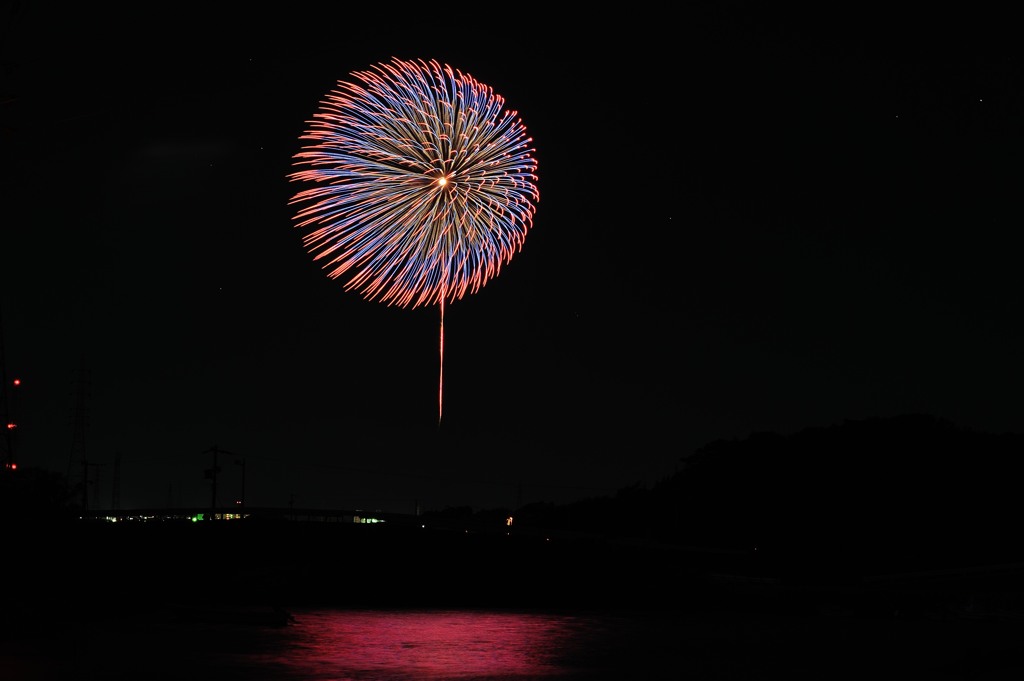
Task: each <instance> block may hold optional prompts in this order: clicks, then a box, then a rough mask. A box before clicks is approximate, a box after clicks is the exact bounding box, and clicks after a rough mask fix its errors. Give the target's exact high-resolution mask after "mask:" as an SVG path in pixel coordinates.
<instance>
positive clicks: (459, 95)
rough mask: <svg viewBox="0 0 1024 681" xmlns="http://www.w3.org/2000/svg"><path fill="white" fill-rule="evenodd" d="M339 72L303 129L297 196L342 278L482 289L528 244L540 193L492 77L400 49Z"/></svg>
mask: <svg viewBox="0 0 1024 681" xmlns="http://www.w3.org/2000/svg"><path fill="white" fill-rule="evenodd" d="M351 75H352V78H353V80H352V81H351V82H344V81H339V82H338V84H337V87H336V88H335V89H334V90H332V91H331V92H329V93H328V94H327V96H326V97H325V99H324V100H323V101H322V102H321V107H320V109H319V110H318V112H317V113H316V114H315V115H314V119H313V120H312V121H310V122H309V126H310V127H309V128H308V130H307V131H306V132H305V133H304V134H303V135H302V137H301V138H300V139H302V140H304V145H303V147H302V150H301V151H300V152H299V153H298V154H296V155H295V157H294V165H295V166H298V167H303V168H304V169H301V170H297V171H295V172H293V173H291V174H290V175H289V179H291V180H292V181H300V182H313V183H316V184H315V186H312V187H310V188H307V189H304V190H302V191H299V192H298V193H297V194H295V195H294V196H293V197H292V199H291V201H290V204H293V205H296V206H298V207H299V208H298V210H297V212H296V215H295V221H296V226H298V227H300V228H304V229H307V230H308V231H307V232H306V233H305V234H304V235H303V243H304V245H305V247H306V249H307V250H308V251H309V252H310V253H312V254H313V255H314V259H315V260H317V261H323V268H324V269H325V270H326V271H327V273H328V275H329V276H330V277H332V278H341V277H345V290H347V291H348V290H355V291H358V292H360V293H362V295H363V296H364V297H365V298H368V299H370V300H378V301H381V302H384V303H387V304H389V305H392V304H395V305H399V306H402V307H407V306H412V307H417V306H419V305H433V304H443V302H444V301H446V300H447V301H454V300H456V299H458V298H461V297H463V296H464V295H465V294H466V293H475V292H476V291H478V290H479V289H480V288H481V287H483V286H484V285H485V284H486V283H487V281H488V280H490V279H491V278H493V277H495V276H497V275H498V273H499V272H500V270H501V266H502V265H503V264H506V263H508V262H509V261H510V260H511V259H512V257H513V255H515V254H516V253H517V252H519V251H520V250H521V249H522V245H523V240H524V239H525V238H526V235H527V233H528V231H529V230H530V228H531V227H532V224H533V215H534V212H535V210H536V203H537V201H539V198H540V196H539V193H538V191H537V187H536V181H537V176H536V170H537V163H536V161H535V159H534V158H533V156H532V154H533V152H534V150H533V149H532V148H531V147H530V145H531V144H532V141H533V140H532V138H529V137H527V136H526V128H525V127H524V126H523V124H522V122H521V121H520V119H519V118H518V114H517V112H515V111H511V110H509V109H507V108H506V107H505V101H504V99H503V98H502V97H501V96H500V95H497V94H495V93H494V91H493V90H492V89H491V88H490V87H489V86H487V85H484V84H482V83H480V82H479V81H477V80H475V79H474V78H473V77H472V76H470V75H468V74H464V73H462V72H460V71H457V70H455V69H453V68H452V67H450V66H447V65H442V64H439V63H438V62H436V61H429V62H428V61H423V60H416V61H403V60H400V59H397V58H396V59H393V60H392V61H391V62H390V63H387V64H377V65H374V66H373V67H371V69H370V70H368V71H359V72H354V73H352V74H351Z"/></svg>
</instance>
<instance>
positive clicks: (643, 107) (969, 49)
mask: <svg viewBox="0 0 1024 681" xmlns="http://www.w3.org/2000/svg"><path fill="white" fill-rule="evenodd" d="M347 4H348V3H324V4H323V5H319V4H310V3H303V2H296V3H289V4H288V5H287V7H286V8H282V9H275V8H273V7H271V8H263V9H256V7H257V6H256V5H242V6H239V7H238V8H235V9H234V10H230V11H229V10H227V9H220V10H210V9H209V8H208V7H206V6H203V5H196V6H195V7H192V8H190V7H189V6H188V5H183V4H174V5H166V8H165V9H163V10H154V9H151V8H148V7H147V8H145V9H139V10H134V9H132V8H130V7H128V8H119V9H118V10H117V13H116V14H114V13H113V11H110V12H107V11H106V10H103V9H98V8H97V6H95V5H89V6H85V7H76V8H74V9H72V10H68V9H67V8H63V7H61V8H60V9H58V8H57V7H56V6H55V5H52V4H50V3H36V2H14V3H11V2H5V3H3V4H2V9H0V168H2V173H3V174H2V178H0V179H2V183H0V210H2V213H0V224H2V240H0V306H2V307H0V314H2V320H0V321H2V339H3V349H4V357H3V359H4V363H5V373H6V378H7V380H8V381H10V380H11V379H13V378H14V377H18V378H20V379H21V381H22V385H21V386H20V387H19V388H18V390H17V393H16V394H13V395H11V394H9V395H8V400H7V403H8V406H9V408H10V409H11V411H13V412H14V417H15V418H16V420H17V422H18V426H19V427H18V428H17V429H16V431H15V433H14V436H13V438H12V449H13V454H14V458H15V460H16V461H17V462H18V464H19V465H20V466H37V467H42V468H47V469H50V470H54V471H59V472H61V473H65V472H68V473H70V475H71V477H72V478H73V479H75V478H77V479H79V480H80V479H81V476H82V472H83V470H88V471H89V475H90V479H91V481H92V483H91V484H92V489H91V490H90V495H93V498H94V499H95V504H97V505H98V506H101V507H104V506H110V505H111V504H113V503H114V492H115V491H117V492H118V493H119V499H118V502H117V503H118V504H119V505H120V507H121V508H137V507H147V506H165V505H171V506H186V505H204V504H208V503H209V502H210V493H211V490H210V483H209V481H208V480H206V479H205V478H204V474H203V472H204V469H205V468H208V467H209V466H210V465H211V462H212V455H211V454H210V453H209V450H210V449H211V448H212V447H214V446H215V445H216V446H217V447H218V448H220V449H222V450H224V451H226V452H230V453H231V454H230V455H229V454H222V455H220V459H219V462H220V464H221V465H222V467H223V469H224V470H223V471H222V474H221V476H220V478H219V485H220V492H219V495H220V496H219V499H218V500H219V501H221V502H228V501H229V500H231V499H234V498H236V497H238V496H240V492H241V484H242V475H241V471H242V470H243V468H242V466H240V465H235V461H236V460H239V459H241V458H244V459H245V468H244V470H245V471H246V476H245V486H246V503H247V504H249V505H251V506H287V505H289V504H294V505H296V506H300V507H325V508H342V509H344V508H370V509H380V510H386V511H395V512H413V511H414V510H415V509H416V508H417V507H419V508H420V509H440V508H443V507H446V506H461V505H470V506H473V507H475V508H496V507H515V506H517V505H520V504H523V503H529V502H534V501H550V502H556V503H563V502H568V501H572V500H575V499H580V498H585V497H591V496H600V495H610V494H614V493H615V492H616V490H619V489H621V488H624V487H629V486H633V485H641V486H649V485H651V484H653V483H655V482H656V481H657V480H659V479H661V478H663V477H665V476H668V475H671V474H672V473H673V472H674V471H675V470H676V469H677V467H678V466H679V463H680V461H681V459H683V458H684V457H686V456H688V455H690V454H691V453H693V452H694V451H695V450H696V449H698V448H699V447H701V446H703V445H705V444H707V443H709V442H711V441H714V440H716V439H722V438H745V437H747V436H748V435H750V434H752V433H755V432H761V431H774V432H779V433H792V432H796V431H799V430H801V429H803V428H807V427H815V426H827V425H831V424H838V423H842V422H844V421H846V420H850V419H864V418H869V417H876V416H877V417H885V416H892V415H898V414H904V413H926V414H931V415H934V416H937V417H940V418H945V419H949V420H951V421H952V422H953V423H955V424H957V425H959V426H962V427H967V428H974V429H979V430H983V431H989V432H1006V431H1012V432H1020V431H1022V430H1024V390H1022V389H1021V385H1022V383H1024V380H1022V379H1024V356H1022V353H1021V350H1020V349H1021V347H1024V324H1022V321H1021V291H1022V283H1024V282H1022V279H1021V278H1022V274H1021V268H1020V263H1021V246H1022V245H1024V237H1022V236H1021V225H1022V220H1021V218H1022V215H1024V208H1022V205H1024V204H1022V201H1021V193H1020V187H1021V180H1022V177H1024V172H1022V165H1021V159H1022V158H1024V155H1022V153H1021V152H1022V151H1024V137H1022V132H1024V125H1022V120H1024V119H1022V113H1024V101H1022V94H1024V75H1022V74H1024V69H1022V66H1024V60H1022V58H1021V55H1022V50H1021V47H1020V45H1021V42H1020V40H1019V39H1017V38H1015V37H1014V36H1013V34H1012V32H1011V31H1012V30H1013V29H1014V28H1015V25H1014V24H1012V22H1009V21H1008V19H1007V18H1005V17H1000V16H997V15H993V14H983V13H982V12H981V11H980V10H979V11H978V12H977V16H962V15H952V14H950V15H945V16H937V15H930V14H912V13H910V12H907V13H906V15H905V16H904V15H897V14H893V13H892V12H891V11H886V12H879V13H877V14H871V13H868V12H866V11H863V10H861V11H862V12H863V13H861V14H857V13H853V12H851V13H849V14H845V13H843V12H841V11H839V10H837V9H835V8H834V7H833V8H832V9H831V10H830V13H829V14H827V15H825V14H822V15H817V16H816V15H813V14H807V13H805V12H800V13H797V12H792V13H789V14H786V13H779V11H778V10H777V9H774V8H772V9H766V8H763V7H761V6H760V4H759V3H752V4H751V5H750V6H749V7H748V6H747V5H743V4H737V3H698V4H692V5H685V6H682V7H680V8H673V9H671V11H669V10H657V11H645V10H643V5H642V4H641V5H636V4H635V3H626V4H623V5H616V6H614V7H612V8H611V9H609V10H597V9H594V10H590V9H588V10H587V11H586V13H582V14H574V13H573V12H569V11H561V10H560V11H559V14H560V15H566V16H559V17H557V18H556V17H553V16H552V12H551V10H548V9H540V8H538V7H533V6H532V5H531V4H529V3H527V4H523V5H517V6H515V7H509V8H503V9H501V10H500V11H499V10H494V11H493V12H491V13H484V14H480V13H479V12H476V11H469V10H467V9H465V8H460V6H459V5H455V6H451V5H446V4H442V5H440V6H437V7H428V6H424V7H423V13H422V14H415V15H413V14H408V13H406V12H405V11H402V10H399V9H398V8H395V7H390V6H387V5H386V4H385V5H383V6H382V7H381V8H380V9H378V10H374V9H372V8H371V9H367V8H364V9H361V10H358V12H353V11H351V10H350V9H346V8H344V5H347ZM363 4H367V3H363ZM369 4H373V3H369ZM282 7H283V6H282ZM135 11H138V12H139V13H138V14H137V15H136V14H132V12H135ZM930 11H934V10H930ZM124 12H127V14H125V13H124ZM392 57H400V58H403V59H413V58H423V59H436V60H438V61H440V62H442V63H447V64H450V65H451V66H453V67H454V68H457V69H459V70H461V71H463V72H466V73H469V74H471V75H472V76H473V77H475V78H476V79H478V80H480V81H481V82H483V83H485V84H487V85H490V86H491V87H492V88H493V89H494V90H495V92H497V93H498V94H500V95H501V96H503V97H504V98H505V100H506V102H507V104H508V106H509V108H512V109H514V110H516V111H518V112H519V115H520V117H521V119H522V122H523V124H524V125H525V126H526V128H527V131H528V133H529V135H530V136H531V137H532V138H533V144H534V147H535V149H536V154H535V158H536V159H537V162H538V170H537V175H538V177H539V180H538V183H537V186H538V188H539V191H540V200H539V202H538V204H537V212H536V216H535V219H534V225H533V229H532V230H531V231H530V233H529V235H528V236H527V238H526V241H525V245H524V247H523V250H522V251H521V252H520V253H518V254H517V255H516V256H515V257H514V258H513V259H512V261H511V262H510V263H509V264H508V265H507V266H505V267H503V269H502V271H501V274H500V275H499V276H498V277H497V278H495V279H494V280H492V281H490V282H489V283H488V284H487V286H486V287H485V288H484V289H482V290H481V291H479V292H477V293H476V294H473V295H469V296H467V297H465V298H463V299H462V300H459V301H457V302H455V303H453V304H451V305H450V306H448V307H447V308H446V312H445V359H444V420H443V422H442V424H441V426H440V427H438V424H437V392H438V371H439V369H438V333H439V328H438V327H439V311H438V309H437V308H436V307H431V308H417V309H409V308H398V307H388V306H386V305H383V304H380V303H374V302H369V301H366V300H364V299H363V298H362V297H361V296H360V295H358V294H356V293H346V292H344V291H343V287H342V285H341V282H340V281H335V280H331V279H329V278H328V277H327V276H326V275H325V274H324V273H323V272H322V271H321V270H320V268H319V265H318V264H316V263H314V262H313V260H312V258H311V257H310V256H309V254H308V253H307V252H306V251H305V250H304V249H303V247H302V244H301V232H300V231H299V230H298V229H296V228H295V227H294V226H293V220H292V209H291V208H290V207H289V206H288V205H287V202H288V199H289V198H290V197H291V196H292V194H293V193H294V192H295V191H296V189H297V188H296V186H295V185H294V184H290V183H289V182H288V181H287V178H286V176H287V175H288V173H290V172H291V171H292V170H293V166H292V156H293V155H294V154H295V153H296V152H297V151H298V150H299V147H300V141H299V136H300V135H301V134H302V132H303V131H304V130H305V126H306V121H308V120H309V119H310V118H311V116H312V114H313V113H314V112H315V110H316V109H317V107H318V105H319V102H320V100H321V98H322V97H323V96H324V95H325V94H326V93H327V91H328V90H330V89H331V88H332V87H333V86H334V85H335V83H336V81H338V80H344V79H347V78H348V76H349V74H350V73H351V72H352V71H357V70H365V69H366V68H367V67H369V66H370V65H372V64H375V63H378V62H384V61H388V60H390V59H391V58H392ZM79 397H82V398H83V400H82V402H81V403H79V402H78V401H77V400H78V399H79ZM78 404H81V409H78V408H77V407H76V405H78ZM76 413H78V414H81V415H82V418H81V419H77V420H76V418H75V415H76ZM76 423H79V424H82V425H84V428H81V429H76ZM117 457H119V461H120V465H119V467H118V466H115V461H116V460H117ZM83 461H85V462H87V465H83ZM115 471H119V482H118V483H117V484H115Z"/></svg>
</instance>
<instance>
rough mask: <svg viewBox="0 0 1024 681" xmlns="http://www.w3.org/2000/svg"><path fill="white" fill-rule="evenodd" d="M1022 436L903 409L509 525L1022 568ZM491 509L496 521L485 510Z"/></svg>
mask: <svg viewBox="0 0 1024 681" xmlns="http://www.w3.org/2000/svg"><path fill="white" fill-rule="evenodd" d="M1022 457H1024V436H1022V435H1019V434H991V433H983V432H977V431H972V430H969V429H964V428H960V427H957V426H955V425H954V424H952V423H951V422H949V421H946V420H943V419H939V418H935V417H931V416H926V415H913V414H912V415H904V416H898V417H892V418H875V419H867V420H862V421H847V422H845V423H843V424H841V425H834V426H830V427H823V428H808V429H805V430H803V431H800V432H797V433H795V434H793V435H788V436H784V435H780V434H777V433H757V434H754V435H751V436H750V437H748V438H745V439H736V440H719V441H715V442H711V443H709V444H707V445H706V446H704V447H702V448H701V449H699V450H698V451H696V452H694V453H693V454H692V455H690V456H686V457H683V459H682V460H681V461H680V464H681V465H680V468H679V470H678V471H677V472H676V473H675V474H673V475H671V476H669V477H667V478H665V479H663V480H661V481H659V482H658V483H657V484H655V485H654V486H653V487H651V488H645V487H640V486H633V487H626V488H623V489H621V490H619V491H618V492H617V493H616V494H615V495H614V496H612V497H607V498H591V499H585V500H582V501H579V502H575V503H572V504H569V505H564V506H559V505H553V504H533V505H530V506H526V507H524V508H521V509H518V511H517V512H516V517H515V522H516V527H518V528H536V529H544V530H548V531H552V532H558V531H561V532H567V533H575V534H579V535H591V536H594V537H604V538H608V539H639V540H644V541H648V542H651V543H655V544H670V545H678V546H686V547H701V548H711V549H721V550H731V551H736V552H746V553H750V554H751V555H753V554H755V553H756V554H757V556H758V558H759V559H760V561H761V564H762V565H766V566H767V565H771V564H772V562H773V561H777V562H778V563H779V564H780V566H781V565H785V566H787V567H788V568H790V569H792V568H793V567H794V566H798V565H799V566H803V567H804V569H806V570H807V571H821V570H822V569H823V568H824V567H826V566H829V565H831V566H836V569H839V568H838V566H842V569H848V570H858V569H869V570H881V571H884V570H886V569H911V568H921V569H924V568H934V567H937V566H941V565H949V566H963V565H965V564H974V563H986V562H1000V561H1011V560H1018V559H1019V557H1020V556H1021V555H1024V551H1021V548H1020V546H1019V542H1018V540H1017V538H1016V536H1017V532H1016V528H1017V526H1018V524H1019V522H1020V520H1021V518H1022V514H1021V511H1022V506H1024V495H1022V494H1021V492H1020V485H1021V482H1022V477H1021V473H1022V472H1024V466H1022V464H1021V461H1022ZM491 515H494V513H493V512H492V513H491Z"/></svg>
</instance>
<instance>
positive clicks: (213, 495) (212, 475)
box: [203, 445, 233, 520]
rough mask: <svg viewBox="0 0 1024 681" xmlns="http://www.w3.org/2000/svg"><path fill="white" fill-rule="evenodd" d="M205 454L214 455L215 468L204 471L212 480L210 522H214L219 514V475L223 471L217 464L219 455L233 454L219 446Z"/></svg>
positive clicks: (211, 448) (213, 447)
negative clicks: (215, 516)
mask: <svg viewBox="0 0 1024 681" xmlns="http://www.w3.org/2000/svg"><path fill="white" fill-rule="evenodd" d="M203 454H213V466H212V467H210V468H207V469H206V471H204V472H205V475H206V477H207V478H208V479H209V480H210V520H213V516H214V515H215V514H216V513H217V474H218V473H220V471H221V468H220V465H219V464H218V463H217V455H218V454H227V455H229V456H233V454H232V453H231V452H229V451H227V450H224V449H221V448H220V447H218V446H217V445H214V446H212V447H210V448H209V449H207V450H206V451H204V452H203Z"/></svg>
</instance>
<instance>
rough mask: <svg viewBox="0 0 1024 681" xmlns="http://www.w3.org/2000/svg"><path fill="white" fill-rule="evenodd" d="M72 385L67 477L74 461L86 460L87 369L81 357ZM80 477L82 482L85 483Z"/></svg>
mask: <svg viewBox="0 0 1024 681" xmlns="http://www.w3.org/2000/svg"><path fill="white" fill-rule="evenodd" d="M72 384H73V387H74V409H73V411H72V413H71V426H72V440H71V453H70V454H69V455H68V471H67V477H68V478H70V477H71V466H72V464H74V463H76V462H77V463H81V464H84V463H85V461H86V451H85V440H86V433H87V432H88V430H89V409H88V402H89V370H88V368H86V366H85V360H84V359H83V360H82V362H81V365H80V366H79V369H78V372H77V376H76V377H75V378H74V380H73V381H72ZM87 482H88V481H87V479H86V478H82V484H83V485H85V484H86V483H87Z"/></svg>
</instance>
